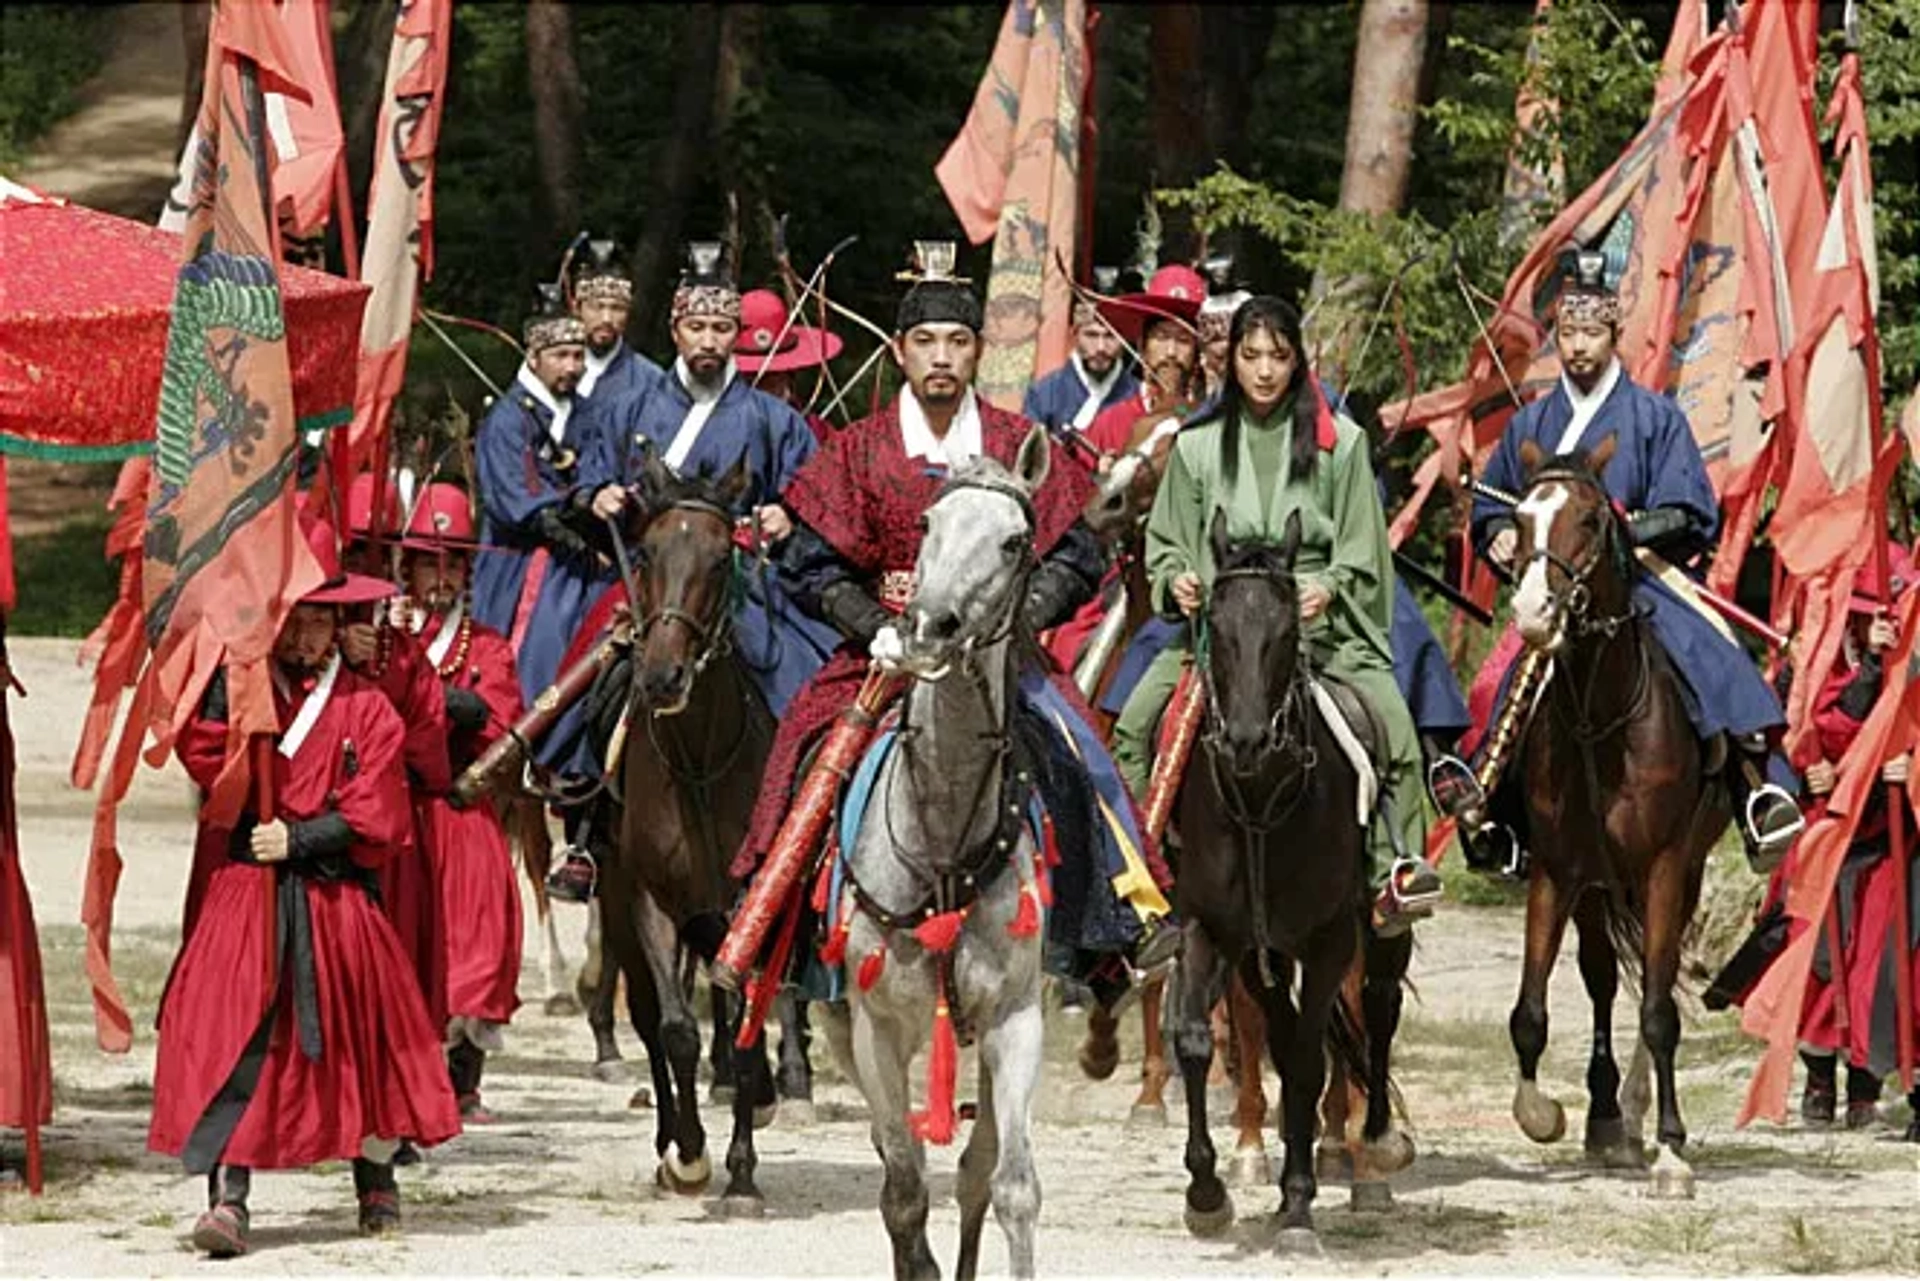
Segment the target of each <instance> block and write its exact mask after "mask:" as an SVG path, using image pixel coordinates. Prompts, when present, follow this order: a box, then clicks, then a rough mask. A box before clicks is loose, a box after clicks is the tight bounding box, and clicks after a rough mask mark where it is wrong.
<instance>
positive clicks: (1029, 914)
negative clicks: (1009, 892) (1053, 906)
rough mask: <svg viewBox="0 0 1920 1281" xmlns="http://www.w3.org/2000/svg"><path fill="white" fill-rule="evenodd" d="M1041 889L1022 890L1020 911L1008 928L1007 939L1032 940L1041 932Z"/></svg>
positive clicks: (1015, 914) (1023, 888)
mask: <svg viewBox="0 0 1920 1281" xmlns="http://www.w3.org/2000/svg"><path fill="white" fill-rule="evenodd" d="M1039 899H1040V887H1039V886H1038V885H1037V884H1036V885H1035V886H1033V887H1032V888H1031V889H1029V888H1027V887H1026V886H1022V887H1021V888H1020V910H1019V911H1018V912H1016V913H1014V917H1013V920H1012V922H1011V923H1010V924H1008V926H1007V937H1009V938H1016V939H1030V938H1032V937H1033V936H1034V935H1036V934H1038V933H1039V932H1040V902H1039Z"/></svg>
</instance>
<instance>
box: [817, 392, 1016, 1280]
mask: <svg viewBox="0 0 1920 1281" xmlns="http://www.w3.org/2000/svg"><path fill="white" fill-rule="evenodd" d="M1048 461H1049V453H1048V445H1047V438H1046V434H1045V433H1044V432H1043V431H1042V430H1040V429H1039V428H1035V429H1034V431H1033V433H1032V434H1031V435H1030V436H1029V437H1028V438H1027V440H1026V441H1025V443H1024V444H1023V445H1022V446H1021V449H1020V454H1019V457H1018V459H1017V460H1016V462H1015V466H1014V469H1013V470H1012V471H1011V472H1009V471H1008V470H1007V469H1006V468H1004V467H1002V466H1000V464H999V463H997V462H995V461H993V460H991V459H982V460H980V461H977V462H974V463H970V464H968V465H966V466H964V467H962V468H959V469H957V470H956V472H955V474H954V475H953V477H952V478H951V480H949V481H948V483H947V485H946V487H945V489H944V490H943V491H942V493H941V495H940V497H939V498H938V499H937V500H936V501H935V502H934V504H933V506H932V507H931V508H930V509H929V510H928V512H927V534H926V540H925V542H924V543H922V545H921V548H920V557H919V564H918V566H917V568H916V570H915V577H916V581H917V583H918V588H917V590H916V592H915V594H914V597H913V600H912V603H911V604H910V605H909V606H908V607H907V610H906V613H905V615H904V616H903V618H902V620H901V624H900V627H899V629H898V631H897V633H894V634H893V635H891V636H889V635H888V634H885V633H883V639H882V641H881V642H879V643H878V645H877V648H879V647H883V646H886V645H888V644H892V645H893V652H892V654H891V655H889V657H890V659H892V660H893V661H894V662H895V664H896V665H897V666H898V667H899V668H900V669H901V670H904V671H905V672H907V673H908V674H910V675H912V676H913V677H915V678H916V679H915V682H914V685H913V687H912V689H911V690H910V692H909V693H908V694H907V697H906V700H905V715H904V718H903V720H902V722H901V729H900V734H899V738H898V740H897V742H896V744H895V746H894V749H893V752H892V754H891V755H890V757H889V758H888V759H887V761H886V762H885V764H884V765H883V766H882V767H881V772H880V774H879V776H878V778H877V780H876V782H875V785H874V789H873V794H872V801H871V803H870V805H869V807H868V809H867V812H866V815H865V817H864V819H863V821H862V823H861V826H860V830H859V836H858V838H857V839H856V841H855V842H854V843H853V847H852V849H851V850H849V851H848V854H847V877H846V889H845V892H844V893H843V895H842V897H841V899H840V901H839V903H838V905H837V908H836V910H837V911H838V912H839V913H841V914H842V915H840V916H837V917H836V918H835V920H836V922H840V923H841V924H840V925H838V926H836V928H845V929H846V930H847V934H846V941H847V950H846V957H847V960H846V964H847V970H848V974H849V977H850V978H851V979H853V981H851V982H850V983H849V984H848V989H849V993H848V1001H849V1005H850V1013H851V1018H852V1027H851V1037H850V1040H851V1047H850V1050H851V1058H852V1063H851V1065H850V1072H849V1075H851V1076H852V1077H853V1078H854V1079H855V1080H856V1081H857V1082H858V1084H859V1086H860V1089H861V1092H862V1093H864V1094H865V1095H866V1098H867V1104H868V1107H869V1108H870V1110H871V1112H872V1115H873V1142H874V1147H875V1148H876V1149H877V1150H878V1151H879V1154H880V1159H881V1161H882V1163H883V1164H884V1165H885V1167H886V1180H885V1183H884V1185H883V1188H882V1190H881V1194H880V1215H881V1218H882V1219H883V1220H884V1221H885V1223H886V1227H887V1233H888V1235H889V1236H890V1237H891V1238H892V1241H893V1267H894V1275H895V1276H896V1277H899V1278H915V1279H918V1278H938V1277H939V1275H940V1269H939V1265H938V1264H936V1263H935V1262H934V1258H933V1252H932V1250H931V1248H930V1247H929V1246H928V1244H927V1233H926V1226H927V1185H926V1179H925V1171H926V1154H925V1149H924V1147H923V1141H924V1140H925V1139H927V1138H931V1139H932V1140H933V1141H935V1142H945V1141H946V1140H947V1138H949V1137H950V1136H951V1126H952V1121H951V1118H952V1111H951V1102H952V1089H951V1083H952V1081H953V1078H954V1075H955V1074H956V1073H957V1064H956V1063H955V1056H956V1055H957V1045H956V1040H955V1037H954V1036H953V1035H952V1034H955V1033H957V1034H961V1035H968V1034H970V1035H972V1036H976V1037H978V1039H979V1044H980V1080H979V1114H978V1117H977V1119H976V1121H975V1123H974V1127H973V1133H972V1135H971V1136H970V1138H969V1140H968V1142H967V1146H966V1150H965V1151H964V1152H963V1153H962V1155H961V1157H960V1171H959V1178H958V1181H957V1184H956V1196H957V1199H958V1200H959V1202H960V1256H959V1262H958V1266H957V1272H958V1275H959V1276H960V1277H962V1278H967V1277H972V1276H973V1275H974V1273H975V1271H976V1270H977V1268H978V1266H979V1261H980V1231H981V1227H982V1225H983V1224H984V1223H985V1221H986V1214H987V1207H988V1205H989V1204H991V1205H992V1207H993V1211H994V1215H995V1217H996V1218H997V1219H998V1220H999V1221H1000V1226H1001V1228H1002V1229H1003V1230H1004V1231H1005V1232H1006V1234H1007V1247H1008V1252H1009V1255H1010V1259H1011V1264H1012V1269H1011V1270H1012V1273H1013V1275H1014V1276H1016V1277H1030V1276H1032V1275H1033V1266H1034V1264H1033V1236H1034V1224H1035V1221H1036V1219H1037V1218H1038V1217H1039V1213H1040V1183H1039V1179H1038V1177H1037V1176H1036V1174H1035V1172H1034V1166H1033V1149H1032V1142H1031V1128H1032V1109H1033V1096H1034V1091H1035V1089H1036V1088H1037V1086H1038V1085H1039V1082H1040V1070H1041V1063H1042V1057H1041V1050H1042V1046H1041V1037H1042V1024H1041V1014H1040V991H1041V986H1040V975H1041V939H1042V936H1043V934H1044V920H1039V924H1038V928H1035V925H1036V920H1037V914H1038V905H1039V901H1040V895H1039V889H1038V885H1037V882H1036V881H1035V879H1034V877H1035V872H1034V867H1035V858H1034V848H1033V843H1032V841H1031V838H1030V837H1029V836H1028V835H1027V834H1026V829H1025V825H1024V823H1023V821H1022V819H1023V816H1024V812H1025V808H1026V807H1025V804H1024V801H1023V800H1021V799H1020V797H1021V796H1022V795H1023V794H1024V791H1025V787H1026V784H1027V781H1028V780H1027V778H1025V777H1022V775H1025V774H1027V773H1029V771H1027V770H1024V769H1023V768H1022V767H1021V766H1020V764H1019V759H1018V757H1017V756H1016V755H1015V753H1014V750H1013V739H1012V737H1011V735H1010V733H1009V729H1010V722H1009V715H1010V712H1011V709H1012V706H1013V698H1014V692H1015V682H1016V669H1015V663H1016V661H1017V658H1016V654H1015V648H1014V630H1015V623H1016V619H1017V616H1018V611H1019V610H1020V607H1021V605H1022V603H1023V600H1024V598H1025V595H1026V587H1027V582H1028V578H1029V575H1030V572H1031V570H1032V568H1033V566H1034V562H1035V552H1034V527H1033V514H1032V506H1031V502H1030V497H1031V495H1032V493H1033V492H1034V490H1035V489H1037V488H1038V487H1039V485H1040V483H1041V482H1042V481H1043V480H1044V479H1045V478H1046V474H1047V467H1048ZM896 641H897V643H895V642H896ZM1008 784H1011V786H1010V787H1009V786H1007V785H1008ZM1015 808H1017V809H1018V810H1019V811H1020V812H1019V813H1009V812H1008V811H1009V810H1011V809H1015ZM1023 898H1026V899H1029V900H1030V902H1029V903H1028V905H1027V907H1026V910H1025V911H1024V912H1023V911H1022V900H1023ZM956 925H957V926H958V932H957V936H955V935H954V934H953V933H952V931H953V929H954V927H955V926H956ZM943 933H944V934H945V935H946V937H947V938H950V939H951V940H952V941H951V942H949V943H946V945H945V946H944V947H943V946H942V943H943V942H944V941H945V940H943V939H942V937H941V935H942V934H943ZM876 970H877V973H875V971H876ZM863 982H865V983H868V984H870V985H868V986H863ZM836 1013H838V1011H836ZM841 1017H842V1018H844V1017H845V1016H844V1015H841ZM829 1030H830V1032H837V1033H839V1035H837V1036H834V1037H833V1038H832V1039H833V1040H834V1041H835V1043H836V1046H835V1048H836V1050H838V1051H841V1052H843V1053H844V1052H845V1051H846V1050H847V1048H848V1047H847V1046H846V1044H845V1042H846V1040H847V1039H848V1037H847V1035H846V1034H847V1031H848V1029H847V1028H846V1027H845V1025H844V1023H843V1024H841V1026H840V1027H838V1028H832V1027H830V1029H829ZM930 1032H931V1034H932V1036H933V1042H934V1043H933V1048H932V1050H931V1052H930V1055H929V1061H930V1065H931V1066H930V1069H929V1098H928V1104H929V1109H928V1112H927V1113H923V1114H919V1115H914V1116H910V1115H909V1113H910V1109H911V1105H912V1099H911V1087H910V1086H909V1083H908V1065H909V1064H910V1063H911V1062H912V1061H913V1057H914V1055H915V1054H916V1053H917V1052H918V1051H919V1050H920V1048H921V1046H922V1045H924V1044H926V1042H927V1040H928V1036H929V1033H930ZM843 1065H844V1060H843ZM943 1072H944V1074H945V1080H944V1083H937V1082H940V1078H941V1075H942V1073H943Z"/></svg>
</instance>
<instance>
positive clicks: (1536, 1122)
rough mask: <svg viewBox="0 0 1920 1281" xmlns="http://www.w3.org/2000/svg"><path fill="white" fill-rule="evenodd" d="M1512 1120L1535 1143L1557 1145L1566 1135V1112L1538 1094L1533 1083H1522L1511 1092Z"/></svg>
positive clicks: (1556, 1102) (1554, 1102) (1538, 1091)
mask: <svg viewBox="0 0 1920 1281" xmlns="http://www.w3.org/2000/svg"><path fill="white" fill-rule="evenodd" d="M1513 1119H1514V1120H1515V1121H1518V1122H1519V1123H1520V1132H1521V1133H1522V1134H1524V1135H1526V1136H1527V1137H1528V1138H1530V1139H1532V1140H1533V1141H1534V1142H1535V1143H1558V1142H1559V1141H1560V1140H1561V1139H1563V1138H1565V1137H1566V1135H1567V1110H1566V1109H1565V1108H1563V1107H1561V1106H1560V1104H1559V1102H1558V1101H1557V1100H1554V1099H1550V1098H1548V1097H1547V1096H1546V1095H1544V1094H1542V1093H1540V1086H1539V1083H1538V1082H1535V1081H1522V1082H1520V1085H1519V1088H1518V1089H1516V1090H1515V1091H1514V1092H1513Z"/></svg>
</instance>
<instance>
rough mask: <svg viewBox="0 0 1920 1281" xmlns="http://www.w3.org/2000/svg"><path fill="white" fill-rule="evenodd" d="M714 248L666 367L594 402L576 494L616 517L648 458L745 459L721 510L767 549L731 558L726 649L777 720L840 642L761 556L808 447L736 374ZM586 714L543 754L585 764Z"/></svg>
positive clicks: (796, 425)
mask: <svg viewBox="0 0 1920 1281" xmlns="http://www.w3.org/2000/svg"><path fill="white" fill-rule="evenodd" d="M718 249H719V246H717V245H707V244H697V245H695V246H693V247H692V251H691V257H692V259H693V262H692V266H691V269H690V270H689V271H688V272H687V273H686V274H685V275H684V276H683V278H682V281H681V284H680V286H679V288H678V289H677V290H675V292H674V296H673V311H672V316H671V329H672V334H673V343H674V348H675V351H676V356H675V359H674V362H673V365H672V367H671V368H670V369H668V370H667V371H665V372H664V373H663V374H662V375H661V376H659V377H658V378H655V379H653V380H652V381H651V382H649V383H648V384H646V385H645V386H643V387H641V388H639V389H638V390H637V391H635V392H632V393H630V394H627V395H622V396H619V397H616V398H613V399H609V400H606V401H601V402H596V404H595V405H594V407H593V409H594V412H593V437H592V440H591V442H590V444H589V448H588V452H587V457H586V459H585V460H584V462H583V463H582V476H583V482H582V489H583V500H584V501H587V502H589V503H590V511H591V513H592V515H593V516H594V518H595V519H596V521H598V520H601V519H605V518H612V517H616V516H618V515H620V513H621V512H622V511H624V510H625V507H626V505H627V502H628V501H629V500H628V491H629V490H630V489H631V488H632V487H634V486H635V485H637V484H638V483H639V482H640V478H641V472H642V468H643V466H644V465H645V462H646V460H647V457H648V455H649V454H652V455H655V456H657V457H658V458H659V459H660V460H661V461H663V462H664V463H665V464H666V466H667V467H668V468H669V469H671V470H672V471H673V472H674V473H675V474H676V475H679V476H684V477H701V478H705V479H718V478H719V477H721V476H724V475H725V474H726V473H728V472H729V471H731V470H732V469H733V468H734V466H735V465H736V464H738V463H739V462H741V461H742V460H743V459H744V460H745V461H746V463H747V468H748V471H749V473H750V474H751V477H752V484H751V485H750V487H749V488H748V490H747V493H746V495H745V496H744V498H743V499H742V505H741V509H740V510H739V511H736V512H735V513H733V514H734V516H735V517H736V518H737V519H738V520H739V522H740V524H741V528H742V530H743V531H744V532H746V533H747V534H749V535H751V536H752V537H753V538H755V539H757V540H758V543H757V547H758V548H759V549H761V550H764V551H766V552H767V553H768V555H760V554H757V552H756V553H749V554H748V555H746V556H743V558H742V561H741V573H742V575H743V578H744V582H743V584H742V586H743V590H742V591H741V592H740V593H739V594H738V597H737V601H738V604H737V606H736V608H735V611H734V620H733V627H734V651H735V653H737V654H738V655H739V656H740V657H741V658H742V659H743V660H744V661H745V663H746V665H747V668H748V670H749V671H750V672H751V673H752V674H753V676H754V678H755V683H756V684H757V685H758V686H759V689H760V692H761V694H762V696H763V697H765V699H766V700H767V706H768V707H769V709H771V711H772V712H773V714H774V715H775V716H776V717H778V716H780V715H782V714H783V713H784V712H785V711H786V707H787V703H788V702H789V701H791V699H792V698H793V696H794V694H795V693H796V692H797V691H798V690H799V688H800V687H801V685H803V684H804V683H805V682H806V680H807V678H808V677H810V676H812V675H813V673H814V672H815V671H816V670H817V669H818V668H819V667H820V666H821V665H822V664H823V663H825V662H826V660H827V657H828V656H829V655H830V654H832V653H833V651H834V649H835V648H837V647H838V644H839V641H840V636H839V633H838V632H837V631H835V630H834V629H833V628H832V627H830V626H829V625H828V624H826V623H824V622H822V621H821V620H819V619H815V618H812V617H810V616H809V615H807V614H805V613H803V612H802V611H801V610H800V609H799V608H798V607H796V606H795V605H794V604H793V603H792V601H791V600H790V598H789V597H788V595H787V593H786V591H785V589H784V588H783V586H782V584H781V583H780V581H779V578H778V575H777V573H776V569H775V566H774V564H773V563H771V561H770V559H769V556H770V555H771V549H772V548H773V547H775V546H776V545H777V544H779V543H780V542H781V540H783V539H784V538H786V536H787V534H788V533H789V532H791V530H792V528H793V523H792V520H791V519H790V518H789V517H788V515H787V513H786V511H785V510H784V509H783V508H782V507H781V506H780V505H779V501H778V500H779V495H780V491H781V490H782V489H783V488H785V486H786V483H787V481H788V479H789V478H791V477H792V475H793V474H794V472H796V471H797V470H799V467H800V464H802V463H804V462H805V461H806V460H807V459H808V458H810V457H812V456H813V452H814V450H815V449H816V448H818V443H817V441H816V439H815V436H814V433H813V429H812V428H811V427H809V426H808V425H807V421H806V419H804V418H803V417H801V416H800V414H799V412H798V411H796V410H795V409H794V408H793V407H792V406H790V405H788V404H786V403H785V402H784V401H781V400H778V399H776V398H774V397H772V396H769V395H767V394H765V393H764V392H760V391H756V390H754V389H753V388H752V387H750V386H749V385H748V384H747V381H746V380H745V379H743V378H741V377H740V376H739V370H738V368H737V367H736V365H735V364H734V360H733V350H734V342H735V338H736V337H737V335H738V333H739V328H740V294H739V291H738V290H737V289H736V288H735V287H734V285H733V283H732V281H731V280H730V279H729V278H728V277H727V276H726V274H725V273H724V272H723V271H722V270H721V266H720V262H719V254H718ZM599 616H600V615H599V612H598V611H596V613H595V617H596V618H598V617H599ZM591 719H592V715H591V709H590V708H589V707H588V705H587V701H586V700H582V701H581V702H579V703H576V704H575V705H574V706H573V707H572V708H569V709H568V711H567V713H566V714H565V715H563V716H562V717H561V718H560V719H559V720H558V721H556V722H555V724H554V726H553V727H552V729H551V730H550V731H549V732H548V735H547V737H546V738H545V739H544V740H543V742H542V745H541V750H542V753H543V755H544V756H545V757H547V758H550V759H552V760H555V761H557V762H562V763H564V764H563V768H564V770H565V771H566V772H570V773H574V774H588V773H594V772H597V771H598V768H599V765H598V762H597V760H596V759H595V758H596V756H597V753H598V747H597V746H596V745H595V744H594V743H592V742H590V741H589V736H588V734H587V732H586V730H587V726H588V723H589V721H590V720H591ZM585 817H586V816H585V815H584V814H582V815H579V816H576V817H574V818H572V819H570V821H569V832H568V844H567V848H566V849H565V850H564V851H563V852H562V858H561V860H560V862H559V864H558V865H557V866H556V867H555V869H554V871H553V873H552V875H551V876H550V877H549V879H548V887H549V889H550V890H552V891H553V892H554V893H555V894H557V895H559V896H560V897H563V898H567V899H572V900H576V901H578V900H582V899H585V898H587V897H589V896H590V895H591V893H592V885H593V882H594V880H595V867H594V864H593V861H592V858H591V855H590V853H589V852H588V850H589V846H590V845H591V842H590V841H589V840H588V839H587V838H586V836H585V834H584V833H582V832H579V831H578V830H577V829H578V828H579V826H580V820H582V819H584V818H585Z"/></svg>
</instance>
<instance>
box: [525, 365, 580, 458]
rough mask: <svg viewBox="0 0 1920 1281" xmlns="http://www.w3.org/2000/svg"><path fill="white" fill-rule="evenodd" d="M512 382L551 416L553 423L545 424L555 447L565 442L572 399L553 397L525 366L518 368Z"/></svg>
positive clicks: (570, 397) (569, 397)
mask: <svg viewBox="0 0 1920 1281" xmlns="http://www.w3.org/2000/svg"><path fill="white" fill-rule="evenodd" d="M513 381H514V382H515V383H516V384H518V385H519V386H520V387H521V388H522V389H523V390H525V391H526V393H527V395H529V396H531V397H533V399H534V400H535V402H537V403H538V404H541V405H544V406H546V408H547V412H549V413H551V414H552V415H553V421H552V422H550V423H548V424H547V435H549V436H551V437H553V443H554V444H556V445H557V444H559V443H560V442H561V441H563V440H565V439H566V438H567V419H568V418H569V417H570V416H571V415H572V414H573V397H572V396H568V397H567V398H566V399H565V400H561V399H560V398H559V397H558V396H555V395H554V394H553V393H552V392H551V391H549V390H548V389H547V385H546V384H545V383H543V382H541V381H540V379H539V377H538V376H537V375H536V374H535V373H534V372H533V370H532V369H531V368H529V367H528V366H526V365H521V366H520V372H518V373H516V374H515V375H514V376H513Z"/></svg>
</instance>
